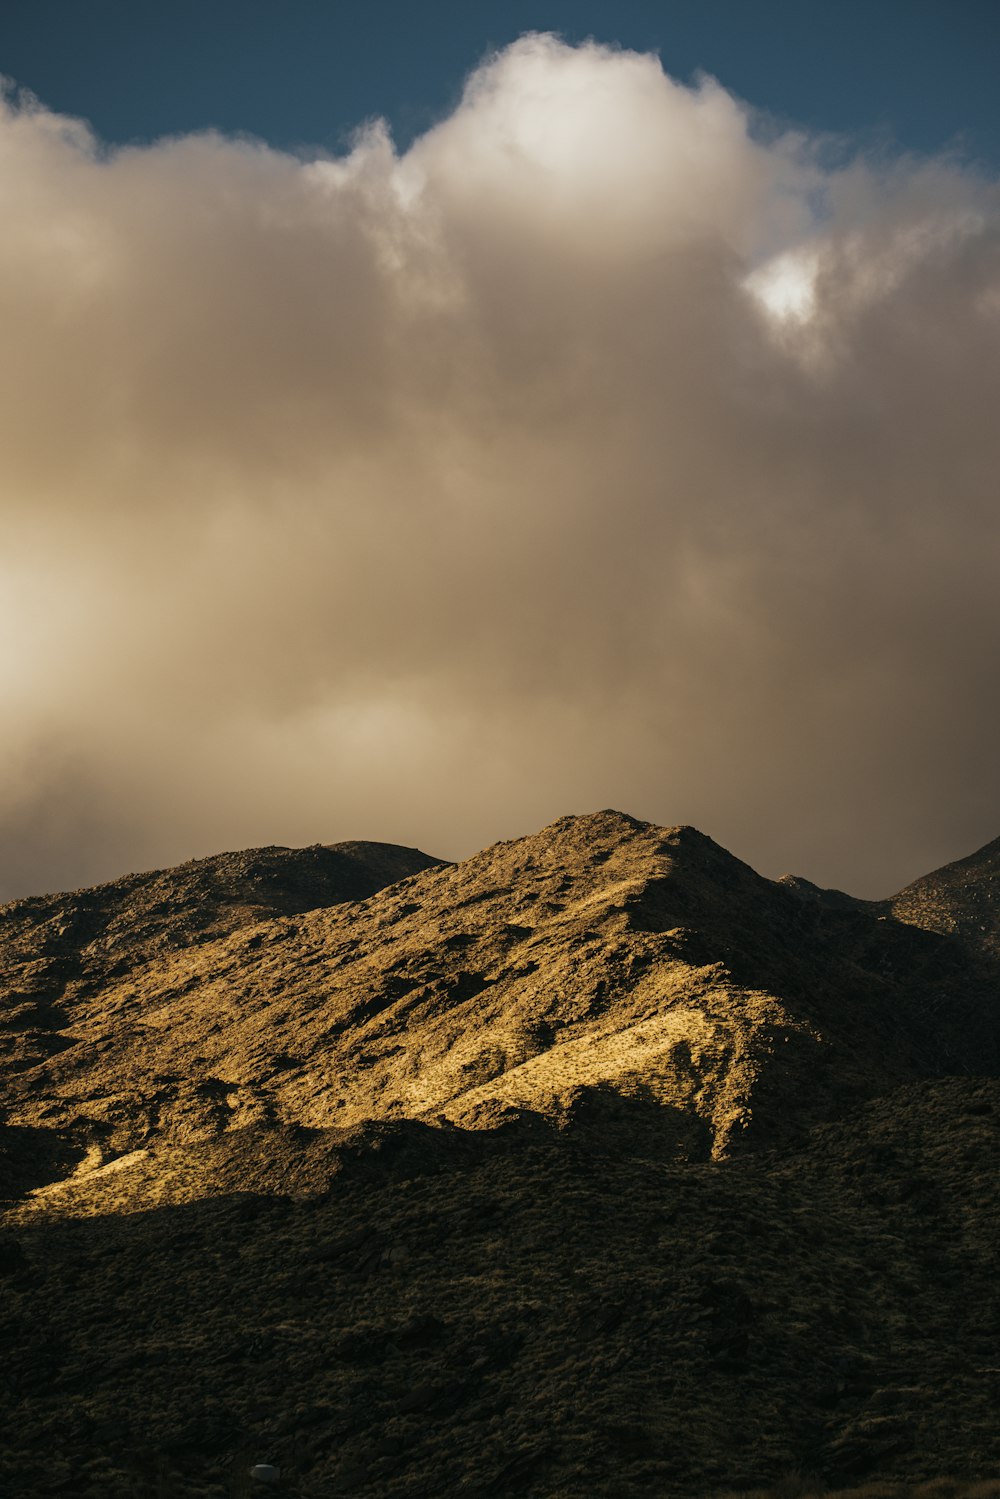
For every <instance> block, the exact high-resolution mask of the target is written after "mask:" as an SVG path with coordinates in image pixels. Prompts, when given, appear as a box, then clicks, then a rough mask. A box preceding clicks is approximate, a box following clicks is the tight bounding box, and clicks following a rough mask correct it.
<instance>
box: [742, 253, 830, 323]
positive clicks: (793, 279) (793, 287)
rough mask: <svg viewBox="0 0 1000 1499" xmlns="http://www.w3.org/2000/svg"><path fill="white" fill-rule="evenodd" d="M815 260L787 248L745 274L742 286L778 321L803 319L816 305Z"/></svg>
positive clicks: (809, 314)
mask: <svg viewBox="0 0 1000 1499" xmlns="http://www.w3.org/2000/svg"><path fill="white" fill-rule="evenodd" d="M817 270H818V264H817V261H816V260H815V259H814V258H813V257H812V256H810V255H808V254H804V253H803V252H801V251H795V250H789V251H788V252H787V253H786V254H784V255H778V256H776V257H775V259H774V260H769V261H767V262H765V264H764V265H762V266H759V267H758V269H757V270H756V271H754V272H752V274H751V275H749V276H748V277H747V280H746V286H747V289H748V290H749V291H751V292H752V293H753V294H754V295H755V296H756V297H758V298H759V299H760V301H761V302H762V303H763V305H764V306H765V307H766V308H767V310H768V312H770V313H771V314H772V315H773V316H774V317H776V318H778V319H779V321H784V320H786V319H790V320H791V321H793V322H804V321H805V320H806V319H807V318H809V317H810V316H811V315H812V312H813V309H814V308H815V306H816V273H817Z"/></svg>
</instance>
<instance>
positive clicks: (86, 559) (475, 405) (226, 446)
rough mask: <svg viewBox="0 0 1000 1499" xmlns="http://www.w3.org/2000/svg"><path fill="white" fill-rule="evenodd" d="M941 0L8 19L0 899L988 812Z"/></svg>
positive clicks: (886, 881) (992, 228)
mask: <svg viewBox="0 0 1000 1499" xmlns="http://www.w3.org/2000/svg"><path fill="white" fill-rule="evenodd" d="M997 14H998V13H997V11H996V8H995V7H993V6H992V5H988V4H982V5H979V4H966V5H962V4H958V5H951V6H949V7H947V8H945V7H943V6H939V5H929V4H928V5H923V4H920V3H910V4H907V5H896V4H892V3H885V4H881V5H871V4H868V5H865V6H861V5H850V4H846V5H845V4H842V5H838V6H836V7H832V6H818V5H817V6H808V5H798V6H792V5H786V6H778V5H760V6H754V5H747V4H745V3H744V4H740V5H737V4H716V5H713V4H711V3H706V4H700V5H693V4H691V5H680V4H678V5H661V6H652V5H648V6H640V5H631V6H628V5H626V6H616V7H615V8H614V9H612V8H611V7H610V6H607V5H597V4H591V5H589V6H585V5H577V6H573V7H569V6H565V7H561V6H558V5H556V6H551V7H544V6H535V7H529V6H524V7H518V6H507V7H504V8H502V9H501V8H499V7H490V6H481V7H475V6H472V7H465V8H463V9H462V12H461V15H460V17H458V18H457V19H456V18H455V17H454V15H453V14H452V12H450V11H449V12H446V11H445V10H444V9H443V8H441V9H436V8H435V7H432V6H427V7H412V6H410V7H405V8H404V7H402V6H400V7H395V6H378V5H374V6H368V7H365V8H360V7H359V8H353V7H352V8H348V7H343V6H332V5H323V6H320V5H306V4H298V5H296V4H291V3H288V4H283V5H282V6H280V7H279V6H277V5H273V6H272V5H267V6H265V5H263V4H257V5H253V4H244V5H240V6H236V5H229V4H228V3H225V0H218V3H216V4H214V5H212V6H204V5H201V6H197V7H195V6H193V5H186V4H181V3H178V4H175V5H172V6H170V7H164V6H157V7H154V6H152V5H148V6H147V5H144V4H141V3H130V4H128V5H125V4H121V3H115V4H110V3H106V0H105V3H103V4H102V3H100V0H93V3H91V4H89V5H88V6H86V7H83V6H75V5H69V4H53V3H51V0H33V3H32V4H31V5H30V6H29V5H27V4H20V3H19V0H7V3H6V4H5V6H4V7H3V9H2V12H0V72H2V73H3V74H4V75H6V76H7V78H8V79H9V80H10V82H9V84H8V87H7V90H6V94H5V97H4V102H3V105H2V109H0V327H2V329H3V339H2V341H0V516H2V524H3V531H2V534H3V538H4V544H3V548H2V550H0V847H2V849H3V858H2V862H0V898H8V899H10V898H15V897H18V896H21V895H26V894H31V893H37V892H41V891H43V890H51V889H58V888H72V887H74V886H79V885H82V884H86V883H92V882H94V881H96V880H99V879H105V878H111V877H113V876H115V875H117V874H120V873H124V872H126V871H128V870H132V869H139V868H149V867H153V866H156V865H164V864H169V863H174V862H177V861H179V860H181V859H184V858H188V857H194V856H198V855H201V854H207V853H210V852H214V851H217V850H219V849H222V848H233V847H246V846H251V845H255V844H262V843H284V844H291V845H297V844H304V843H312V842H317V841H321V842H332V841H337V840H339V839H344V838H358V837H360V838H374V839H384V840H388V841H393V842H401V843H407V844H417V845H419V846H421V847H423V848H425V849H427V850H428V851H430V852H433V853H436V854H441V855H444V856H447V857H453V858H454V857H462V856H464V855H466V854H469V853H471V852H474V851H475V850H476V849H478V848H480V847H482V846H483V845H485V844H486V843H488V842H491V841H493V840H495V839H497V838H501V837H513V836H517V835H519V834H521V833H525V832H530V831H533V830H534V829H536V828H537V827H539V826H541V825H542V824H544V823H546V822H548V821H551V820H552V819H554V818H555V817H557V816H560V815H562V814H564V813H566V812H568V811H588V810H592V809H594V808H596V807H602V806H616V807H619V808H621V809H623V810H626V811H629V812H631V813H633V814H634V815H636V816H640V817H644V818H649V819H651V820H655V821H658V822H662V823H666V824H674V823H679V822H689V823H694V824H695V825H697V826H699V827H700V828H702V829H703V830H704V831H705V832H707V833H709V834H711V835H712V836H713V837H714V838H716V839H717V840H718V841H719V842H720V843H722V844H724V845H725V846H726V847H728V848H730V849H732V850H733V852H735V853H737V854H738V855H739V856H740V857H742V858H744V859H746V860H747V861H748V862H750V863H751V864H753V865H754V866H755V867H756V868H758V869H760V870H761V871H762V872H763V873H765V874H769V875H778V874H781V873H783V872H786V871H794V872H797V873H800V874H803V875H806V876H807V877H809V878H810V879H813V880H816V881H818V882H820V883H824V884H834V885H838V886H840V887H842V888H846V889H850V890H852V891H854V892H855V893H857V894H863V895H884V894H888V893H889V892H890V891H892V890H894V889H895V888H898V887H899V886H900V885H902V884H903V883H905V882H906V881H907V880H909V879H911V878H913V877H915V876H916V875H918V874H920V873H923V872H925V871H926V870H928V869H930V868H932V867H934V866H935V865H938V864H940V863H942V862H944V861H945V860H947V859H950V858H955V857H958V856H961V855H963V854H965V853H968V852H970V851H971V850H972V849H974V848H975V847H977V846H979V845H980V844H982V843H985V842H987V841H988V840H990V839H992V838H994V837H995V836H996V835H997V833H998V832H1000V793H998V789H997V784H996V775H995V763H994V761H995V753H994V746H995V744H996V742H997V737H998V729H1000V723H998V718H1000V706H998V702H997V694H996V664H997V652H998V645H1000V590H998V589H997V586H996V579H997V565H998V561H1000V557H998V552H1000V536H998V528H997V487H996V482H997V481H996V476H997V473H998V470H1000V462H998V460H1000V424H998V423H997V421H996V405H997V392H998V390H1000V186H998V179H1000V133H998V132H1000V124H998V120H1000V114H998V106H997V103H996V101H995V99H994V97H993V96H994V94H995V89H993V88H991V87H990V86H989V85H990V84H991V82H992V80H991V78H990V77H989V75H990V72H991V61H990V60H991V58H993V57H995V55H996V47H995V45H994V44H995V42H996V41H997V39H998V38H997V31H998V25H997Z"/></svg>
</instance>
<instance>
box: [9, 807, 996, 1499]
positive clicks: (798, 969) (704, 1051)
mask: <svg viewBox="0 0 1000 1499" xmlns="http://www.w3.org/2000/svg"><path fill="white" fill-rule="evenodd" d="M984 853H986V854H988V853H989V851H988V850H984ZM991 857H992V856H991ZM976 858H980V864H979V865H978V866H977V867H976V869H967V870H965V872H964V873H963V874H962V875H961V876H960V877H958V878H952V877H951V876H950V875H949V871H948V870H946V871H942V872H941V873H940V875H939V876H929V877H928V880H930V881H936V883H935V884H934V885H933V886H932V887H931V888H932V893H929V894H928V896H927V899H926V900H925V901H923V902H921V901H919V900H918V901H916V902H914V900H913V899H912V898H911V896H910V893H909V891H914V890H917V889H918V888H919V887H920V886H922V885H924V884H925V882H918V884H917V886H911V887H909V891H904V892H902V893H901V895H900V896H899V897H896V898H895V901H894V902H887V903H870V902H856V901H853V900H852V899H851V898H850V897H847V896H842V895H839V893H837V892H833V893H830V892H822V891H817V890H816V887H813V886H810V885H808V883H807V882H805V881H801V880H798V881H797V880H790V881H779V882H772V881H769V880H766V879H763V878H762V877H761V876H759V875H757V874H756V873H755V872H754V871H753V870H751V869H750V868H749V867H748V866H747V865H745V864H742V863H741V862H740V861H739V860H738V859H735V858H734V857H733V856H732V855H730V854H728V853H726V851H725V850H723V849H721V848H720V847H719V846H718V845H717V844H715V843H713V842H712V840H711V839H709V838H707V837H705V836H704V835H703V834H700V833H698V832H696V831H695V830H694V829H691V828H671V829H664V828H657V827H654V826H651V825H649V824H646V823H641V822H638V821H636V820H635V819H633V818H630V817H626V816H624V815H623V814H620V813H614V812H604V813H598V814H594V815H592V816H587V817H571V818H563V819H560V821H558V822H556V823H554V824H553V825H552V826H551V827H549V828H546V829H544V830H543V831H542V832H541V833H539V834H536V835H534V836H533V837H529V838H523V839H519V840H516V841H514V842H511V843H503V844H498V845H496V846H495V847H493V848H491V849H487V850H485V851H484V852H483V853H481V854H478V855H476V856H474V857H473V858H471V859H468V860H465V861H464V862H463V863H461V864H458V865H454V866H449V865H441V864H439V863H436V862H435V861H433V860H431V859H429V858H427V856H425V855H421V854H419V853H417V852H416V851H414V850H400V849H393V848H391V847H389V846H387V845H370V844H368V845H365V844H362V845H339V846H336V847H334V848H332V849H309V850H303V851H301V852H293V851H290V850H263V851H258V852H256V853H253V854H249V855H226V856H221V857H220V858H219V859H217V860H204V861H200V862H199V863H197V864H192V865H186V866H182V867H181V869H179V870H176V871H167V872H161V873H159V874H156V875H152V876H133V877H130V878H129V879H128V880H124V881H118V882H116V883H115V884H114V885H109V886H104V887H101V888H100V889H99V890H97V891H92V892H78V893H77V894H76V895H74V896H64V897H51V898H46V899H45V900H41V901H32V902H19V903H15V904H14V905H13V906H9V907H7V908H5V909H4V910H3V911H2V912H0V964H2V971H3V972H4V973H5V975H6V977H7V984H8V988H7V991H6V997H5V998H4V1000H3V1001H2V1003H3V1004H4V1006H5V1009H4V1019H3V1022H2V1023H3V1025H4V1030H3V1032H2V1034H3V1037H4V1040H5V1044H6V1045H7V1047H8V1061H7V1065H6V1067H5V1069H4V1073H3V1077H2V1084H0V1089H2V1091H0V1107H2V1109H3V1114H2V1119H3V1124H2V1127H0V1150H2V1151H3V1152H4V1154H3V1155H2V1156H0V1169H2V1170H4V1173H5V1175H4V1178H3V1180H5V1181H6V1190H7V1193H8V1198H9V1201H10V1206H9V1209H8V1213H7V1220H8V1228H7V1238H6V1239H5V1240H0V1269H2V1267H3V1265H4V1263H6V1265H7V1268H8V1279H9V1287H8V1289H9V1301H8V1304H7V1315H8V1317H9V1319H10V1327H11V1329H12V1331H13V1333H14V1334H15V1338H14V1341H15V1344H16V1346H17V1348H18V1354H17V1358H16V1359H15V1363H14V1365H13V1366H12V1368H13V1369H14V1370H15V1371H16V1372H15V1374H14V1375H12V1379H13V1380H14V1384H13V1390H12V1393H13V1394H14V1395H15V1396H18V1397H19V1398H20V1399H21V1400H22V1402H23V1403H22V1405H21V1414H20V1417H19V1423H18V1425H17V1428H16V1435H15V1438H14V1440H13V1446H12V1448H11V1451H12V1453H13V1454H14V1455H13V1456H12V1457H11V1459H10V1461H9V1465H8V1466H9V1473H6V1474H5V1473H4V1470H3V1468H2V1467H0V1491H2V1483H3V1481H4V1479H5V1478H7V1480H8V1482H9V1483H10V1484H11V1486H12V1488H13V1490H14V1491H16V1492H23V1491H24V1485H25V1483H26V1482H28V1481H30V1483H33V1484H35V1485H36V1487H35V1488H34V1489H31V1490H30V1491H31V1492H36V1491H37V1492H39V1493H43V1492H53V1493H54V1492H59V1491H62V1490H60V1489H59V1485H60V1484H69V1485H73V1484H76V1485H77V1490H76V1491H79V1492H86V1493H89V1492H90V1489H89V1488H87V1487H85V1486H81V1485H85V1484H92V1485H93V1489H94V1492H95V1493H96V1492H97V1489H98V1488H100V1491H101V1492H102V1493H123V1494H124V1493H131V1492H136V1493H140V1492H146V1491H148V1492H156V1488H155V1484H157V1483H160V1484H161V1485H162V1484H163V1483H167V1482H169V1484H172V1485H173V1486H174V1488H175V1489H176V1490H177V1492H184V1493H187V1492H190V1493H192V1494H209V1493H216V1492H218V1493H220V1494H221V1493H226V1492H230V1491H231V1489H230V1488H229V1487H227V1485H229V1484H230V1483H231V1475H232V1474H233V1473H236V1474H240V1473H243V1472H244V1471H245V1469H246V1467H247V1465H248V1462H249V1461H272V1460H276V1457H278V1456H280V1457H281V1459H282V1462H283V1464H284V1467H285V1474H284V1477H283V1478H282V1480H281V1484H282V1485H283V1491H284V1492H289V1493H297V1494H302V1495H313V1494H315V1495H317V1496H318V1495H320V1494H325V1493H329V1492H345V1493H346V1492H350V1493H354V1492H357V1493H365V1494H368V1493H370V1494H372V1495H381V1494H385V1495H396V1494H399V1495H411V1494H412V1495H414V1496H415V1495H417V1494H424V1493H426V1494H432V1493H433V1494H447V1493H458V1494H466V1493H468V1494H478V1493H495V1494H508V1493H509V1494H523V1495H529V1494H536V1495H539V1496H542V1495H546V1496H549V1495H552V1496H556V1495H567V1496H569V1495H577V1494H579V1495H581V1496H583V1495H585V1494H586V1495H590V1494H607V1495H617V1494H632V1493H635V1494H639V1493H642V1494H661V1493H662V1494H664V1495H666V1494H668V1493H669V1494H678V1495H685V1494H691V1495H694V1494H709V1493H718V1492H720V1488H722V1487H727V1486H728V1487H732V1488H735V1487H738V1486H740V1485H741V1484H742V1485H743V1486H744V1487H746V1486H750V1485H752V1484H754V1483H764V1482H767V1481H771V1480H776V1479H778V1478H779V1477H781V1476H782V1475H785V1476H786V1478H787V1474H788V1473H789V1471H790V1470H792V1469H799V1470H802V1471H805V1472H806V1473H810V1474H813V1475H815V1476H816V1479H817V1482H819V1481H831V1482H832V1481H848V1480H850V1479H853V1478H856V1477H858V1476H861V1475H866V1474H872V1473H876V1474H877V1473H881V1472H888V1473H889V1474H891V1475H895V1476H898V1477H900V1479H901V1480H902V1479H906V1478H910V1479H912V1480H913V1481H917V1480H919V1479H927V1478H930V1477H932V1476H933V1475H935V1474H940V1473H942V1472H949V1471H950V1472H956V1473H959V1474H962V1473H964V1474H966V1475H968V1476H970V1477H976V1478H983V1477H986V1476H988V1474H989V1472H990V1465H991V1464H996V1463H998V1462H1000V1447H997V1439H996V1436H995V1433H994V1431H993V1428H992V1426H991V1424H990V1421H989V1418H988V1416H987V1414H986V1413H987V1412H988V1410H989V1409H990V1399H991V1386H990V1381H991V1380H992V1379H993V1377H994V1375H995V1373H996V1371H995V1369H993V1367H992V1363H991V1354H990V1343H989V1340H990V1338H991V1337H993V1336H995V1334H996V1332H997V1331H998V1330H1000V1304H998V1300H997V1293H996V1290H995V1285H996V1280H995V1271H996V1251H995V1248H994V1245H995V1243H996V1242H997V1241H998V1237H1000V1236H997V1235H996V1234H995V1233H994V1232H993V1230H994V1229H995V1228H996V1226H997V1225H996V1223H995V1222H994V1221H993V1216H991V1215H992V1214H993V1209H992V1206H991V1202H990V1196H989V1179H988V1164H989V1159H990V1150H991V1149H994V1148H995V1145H996V1129H997V1113H996V1106H997V1102H998V1092H1000V1089H998V1086H997V1084H996V1082H995V1081H994V1078H995V1075H996V1072H997V1061H998V1024H997V1002H996V995H997V982H998V973H997V968H996V966H995V952H994V949H993V948H992V947H991V945H990V942H989V941H988V940H984V932H983V930H982V928H983V927H984V925H987V917H988V915H989V914H990V913H989V909H988V907H989V903H988V900H987V899H986V894H987V893H988V884H989V880H990V878H991V872H990V858H989V857H988V858H987V859H986V860H985V862H983V861H982V859H981V856H976ZM974 863H975V860H967V861H963V864H964V865H973V864H974ZM960 867H961V866H949V869H950V870H956V869H959V868H960ZM389 881H392V883H388V882H389ZM380 887H382V888H380ZM939 892H943V893H939ZM948 901H950V905H949V904H947V902H948ZM932 908H933V909H934V910H935V911H938V912H940V911H942V910H945V908H947V911H948V912H949V913H950V914H949V916H948V919H947V920H945V919H937V918H936V919H935V920H929V919H924V918H925V917H926V913H927V912H928V910H930V909H932ZM972 913H974V915H975V920H974V919H973V914H972ZM984 913H985V914H984ZM981 917H982V919H980V918H981ZM949 923H950V924H949ZM970 923H971V925H970ZM973 926H974V927H975V930H973ZM994 930H995V929H994ZM970 936H971V937H972V938H973V939H974V940H970ZM4 1162H5V1163H6V1164H5V1165H4ZM994 1216H995V1215H994ZM5 1256H6V1260H5V1258H4V1257H5ZM970 1295H972V1296H974V1297H975V1299H976V1304H975V1314H974V1316H970V1315H969V1308H968V1305H967V1299H968V1297H969V1296H970ZM39 1318H40V1321H39V1320H33V1319H39ZM39 1328H42V1331H41V1332H39ZM994 1362H995V1360H994ZM737 1390H738V1398H737V1396H736V1392H737ZM992 1393H994V1394H995V1393H996V1392H995V1391H993V1392H992ZM734 1401H735V1403H734ZM53 1454H56V1455H57V1456H55V1457H54V1456H53ZM2 1461H3V1459H0V1462H2ZM53 1462H54V1463H55V1464H56V1470H53V1473H52V1474H48V1475H47V1476H45V1482H44V1483H43V1482H42V1479H41V1476H40V1473H39V1469H38V1464H39V1463H47V1464H48V1465H49V1467H50V1468H51V1465H52V1463H53ZM84 1462H89V1463H91V1464H92V1465H93V1464H96V1465H97V1466H94V1467H93V1471H92V1472H91V1469H87V1470H86V1472H84V1470H83V1469H82V1468H81V1467H80V1465H81V1464H82V1463H84ZM154 1469H156V1470H158V1472H159V1476H157V1473H156V1472H154ZM165 1473H169V1475H170V1476H169V1480H168V1479H167V1478H165V1477H164V1474H165ZM144 1475H145V1476H144ZM50 1478H51V1484H52V1485H53V1486H52V1487H45V1483H48V1482H49V1480H50ZM144 1485H146V1486H147V1487H146V1488H144V1487H143V1486H144ZM213 1485H214V1487H213ZM338 1486H339V1487H338Z"/></svg>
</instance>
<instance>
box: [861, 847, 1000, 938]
mask: <svg viewBox="0 0 1000 1499" xmlns="http://www.w3.org/2000/svg"><path fill="white" fill-rule="evenodd" d="M888 906H889V909H890V911H891V912H892V914H893V916H895V917H896V919H897V920H898V921H906V922H909V923H911V924H912V925H913V926H919V927H925V928H926V929H927V930H928V931H931V932H947V933H953V934H955V935H957V936H959V937H961V938H962V940H963V941H964V942H966V943H967V944H969V945H971V946H973V947H976V948H979V949H981V950H982V951H984V952H986V953H988V954H990V956H991V957H993V958H1000V838H995V839H994V840H993V842H992V843H987V844H986V846H985V847H984V848H981V849H979V851H978V853H974V854H970V855H969V857H968V858H966V859H958V860H956V861H955V863H953V864H946V865H945V866H944V867H943V868H942V869H936V870H935V871H934V872H933V874H926V875H924V876H923V878H922V879H919V880H914V882H913V884H912V885H907V886H906V888H905V889H904V890H901V891H900V892H899V894H898V895H894V896H893V897H892V899H891V900H890V901H889V902H888Z"/></svg>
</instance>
